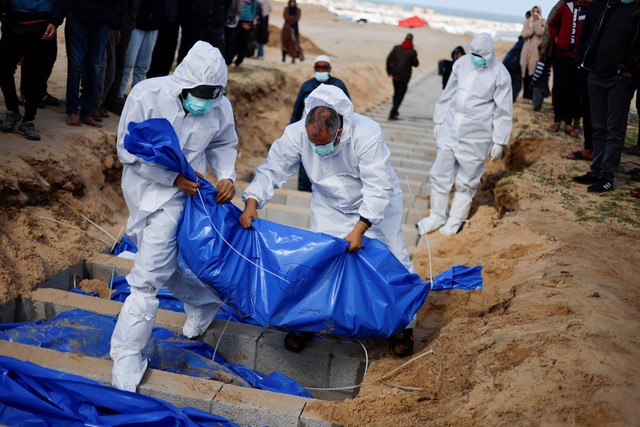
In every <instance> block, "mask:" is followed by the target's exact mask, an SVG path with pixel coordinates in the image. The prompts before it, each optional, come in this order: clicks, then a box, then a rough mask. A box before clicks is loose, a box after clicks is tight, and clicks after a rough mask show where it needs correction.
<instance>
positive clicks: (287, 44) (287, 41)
mask: <svg viewBox="0 0 640 427" xmlns="http://www.w3.org/2000/svg"><path fill="white" fill-rule="evenodd" d="M301 16H302V11H301V10H300V8H299V7H298V4H297V3H296V0H289V3H287V5H286V6H285V8H284V11H283V12H282V17H283V18H284V24H283V25H282V31H280V43H281V45H282V62H285V60H286V59H287V55H289V56H290V57H291V63H292V64H295V62H296V59H300V61H304V54H303V53H302V48H301V47H300V31H299V27H298V23H299V21H300V17H301Z"/></svg>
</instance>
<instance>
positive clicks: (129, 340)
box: [110, 287, 158, 393]
mask: <svg viewBox="0 0 640 427" xmlns="http://www.w3.org/2000/svg"><path fill="white" fill-rule="evenodd" d="M157 312H158V298H157V297H156V294H155V293H145V292H141V291H140V290H138V289H137V288H134V287H132V288H131V295H129V296H128V297H127V299H126V301H125V302H124V305H123V306H122V310H121V311H120V314H119V315H118V321H117V323H116V327H115V328H114V330H113V335H112V336H111V352H110V355H111V359H112V360H113V369H112V371H111V385H113V386H114V387H115V388H117V389H120V390H126V391H131V392H134V393H135V391H136V387H137V386H138V384H140V380H141V379H142V376H143V375H144V373H145V371H146V370H147V366H148V360H147V359H143V357H142V349H144V347H145V346H146V345H147V343H148V342H149V338H150V337H151V331H152V330H153V325H154V323H155V321H156V314H157Z"/></svg>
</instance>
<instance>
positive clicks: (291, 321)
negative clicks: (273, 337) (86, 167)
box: [124, 119, 430, 339]
mask: <svg viewBox="0 0 640 427" xmlns="http://www.w3.org/2000/svg"><path fill="white" fill-rule="evenodd" d="M128 130H129V135H127V137H126V138H125V141H124V145H125V148H126V149H127V150H128V151H129V152H130V153H132V154H134V155H136V156H138V157H139V158H141V159H142V160H144V161H147V162H149V163H153V164H156V165H159V166H161V167H164V168H167V169H169V170H172V171H174V172H178V173H181V174H183V175H184V176H185V177H187V178H189V179H191V180H193V181H196V179H197V178H196V177H195V172H194V171H193V169H192V168H191V166H190V165H189V164H188V163H187V162H186V160H185V159H184V156H183V155H182V152H181V151H180V145H179V142H178V139H177V136H176V134H175V132H174V131H173V129H172V128H171V126H170V124H169V123H168V121H167V120H165V119H150V120H146V121H144V122H141V123H130V124H129V127H128ZM199 182H200V184H201V185H200V191H199V194H197V195H196V196H194V197H191V198H188V199H187V202H186V204H185V209H184V211H183V216H182V220H181V225H180V227H179V233H178V245H179V247H180V253H181V255H182V257H183V259H184V260H185V261H186V263H187V265H188V267H189V268H190V269H191V270H193V272H194V273H195V274H196V275H197V276H198V277H199V278H200V279H201V280H202V281H203V282H204V283H206V284H208V285H210V286H212V287H213V289H214V290H215V291H216V293H217V294H218V296H219V297H220V298H221V299H222V300H223V301H224V302H225V303H227V304H228V305H229V306H231V307H232V308H233V309H234V310H236V311H237V312H238V314H239V315H241V316H242V317H245V318H248V319H250V321H251V322H253V323H255V324H257V325H260V326H264V327H274V328H277V329H281V330H289V331H310V332H327V333H331V334H333V335H339V336H346V337H349V338H364V339H371V338H386V337H389V336H392V335H394V334H395V333H397V332H399V331H401V330H402V329H404V328H405V326H406V325H407V324H408V323H409V321H410V320H411V318H412V317H413V315H414V314H415V313H416V312H417V310H418V309H419V308H420V306H422V304H423V303H424V301H425V299H426V298H427V294H428V292H429V289H430V284H429V283H427V282H423V281H422V280H421V279H420V277H419V276H418V275H417V274H412V273H409V272H408V271H407V270H406V268H405V267H404V266H403V265H402V264H401V263H400V262H399V261H398V260H397V259H396V258H395V256H393V254H392V253H391V252H390V251H389V249H388V248H387V247H386V246H385V245H384V244H382V243H380V242H379V241H377V240H374V239H365V241H364V247H363V248H362V249H361V250H359V251H357V252H355V253H347V251H346V249H347V246H348V244H347V243H346V242H345V241H344V240H343V239H338V238H335V237H332V236H329V235H326V234H321V233H314V232H310V231H304V230H300V229H297V228H294V227H288V226H284V225H280V224H276V223H273V222H270V221H265V220H256V221H254V225H253V227H252V228H251V229H243V228H242V227H241V226H240V225H239V223H238V217H239V215H240V213H241V212H240V210H239V209H238V208H237V207H235V206H234V205H233V204H231V203H225V204H222V205H218V204H216V203H215V202H214V199H215V194H216V190H215V188H214V187H213V186H212V185H211V184H209V183H208V182H207V181H206V180H199Z"/></svg>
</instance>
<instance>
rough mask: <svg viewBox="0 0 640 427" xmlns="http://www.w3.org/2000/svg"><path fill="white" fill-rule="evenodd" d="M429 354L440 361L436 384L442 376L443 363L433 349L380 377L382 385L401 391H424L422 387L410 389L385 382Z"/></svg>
mask: <svg viewBox="0 0 640 427" xmlns="http://www.w3.org/2000/svg"><path fill="white" fill-rule="evenodd" d="M427 354H433V355H434V356H436V358H437V359H438V364H439V365H440V371H439V372H438V375H437V376H436V381H435V382H436V383H437V382H439V381H440V375H442V362H441V361H440V357H439V356H438V354H437V353H436V352H435V351H433V349H430V350H429V351H425V352H423V353H420V354H419V355H417V356H414V357H412V358H411V359H409V360H407V361H406V362H404V363H403V364H402V365H400V366H398V367H397V368H395V369H394V370H392V371H391V372H389V373H387V374H385V375H383V376H381V377H380V381H381V382H382V384H384V385H386V386H388V387H395V388H399V389H401V390H406V391H422V390H423V388H422V387H409V386H403V385H400V384H393V383H389V382H387V381H385V379H386V378H388V377H390V376H391V375H393V374H395V373H396V372H398V371H400V370H401V369H402V368H404V367H405V366H407V365H409V364H411V363H413V362H415V361H416V360H418V359H420V358H421V357H424V356H426V355H427Z"/></svg>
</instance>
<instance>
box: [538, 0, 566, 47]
mask: <svg viewBox="0 0 640 427" xmlns="http://www.w3.org/2000/svg"><path fill="white" fill-rule="evenodd" d="M566 2H567V1H566V0H558V3H556V4H555V5H554V6H553V7H552V8H551V12H549V16H547V22H546V24H545V25H544V33H543V34H542V40H540V45H538V51H540V52H542V53H544V54H545V55H546V56H547V57H548V58H551V57H552V56H553V50H554V49H555V43H554V42H553V40H552V39H551V35H550V34H549V22H550V21H552V20H553V18H554V16H556V13H557V12H558V9H560V8H561V7H562V6H563V5H564V4H565V3H566Z"/></svg>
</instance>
